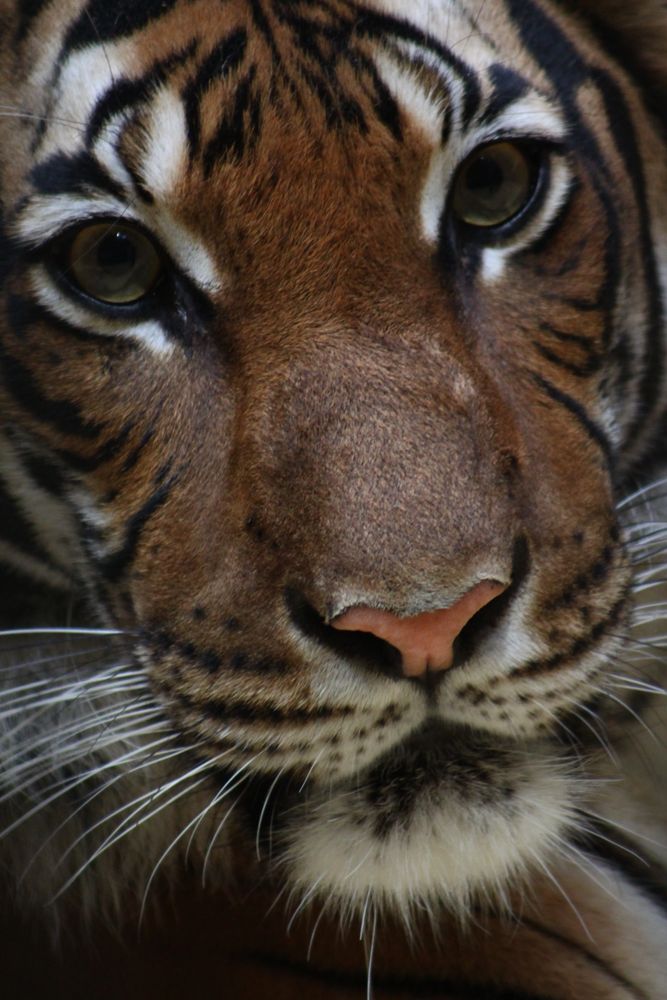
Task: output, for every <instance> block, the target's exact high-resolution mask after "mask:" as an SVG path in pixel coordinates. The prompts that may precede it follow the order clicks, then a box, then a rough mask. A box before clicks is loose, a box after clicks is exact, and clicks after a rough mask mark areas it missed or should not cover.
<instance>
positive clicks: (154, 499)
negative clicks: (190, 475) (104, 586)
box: [101, 476, 178, 583]
mask: <svg viewBox="0 0 667 1000" xmlns="http://www.w3.org/2000/svg"><path fill="white" fill-rule="evenodd" d="M177 481H178V477H177V476H172V477H171V479H168V480H167V481H166V482H164V483H162V484H161V485H160V486H159V487H158V489H156V490H155V492H154V493H153V494H152V496H150V497H149V498H148V500H147V501H146V503H145V504H143V505H142V506H141V507H140V508H139V510H138V511H136V513H134V514H133V515H132V517H131V518H130V519H129V521H128V522H127V528H126V530H125V541H124V542H123V545H122V546H121V548H120V549H118V551H117V552H114V553H113V554H112V555H110V556H105V558H104V559H103V560H102V564H101V570H102V573H103V574H104V576H105V578H106V579H107V580H108V581H109V582H110V583H116V582H117V581H118V580H119V579H120V577H121V576H122V575H123V574H124V573H125V571H126V570H127V568H128V566H129V565H130V564H131V563H132V562H133V560H134V557H135V555H136V551H137V547H138V545H139V542H140V541H141V535H142V532H143V530H144V528H145V527H146V525H147V524H148V522H149V521H150V519H151V517H152V516H153V514H155V512H156V511H158V510H159V509H160V507H162V506H164V504H165V503H166V502H167V500H168V499H169V495H170V493H171V491H172V489H173V487H174V485H175V484H176V482H177Z"/></svg>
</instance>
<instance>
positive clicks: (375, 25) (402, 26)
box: [355, 10, 482, 128]
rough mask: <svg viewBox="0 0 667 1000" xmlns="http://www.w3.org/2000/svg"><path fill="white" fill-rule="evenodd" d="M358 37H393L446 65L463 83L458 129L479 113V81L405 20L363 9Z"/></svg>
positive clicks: (444, 50) (434, 41) (462, 62)
mask: <svg viewBox="0 0 667 1000" xmlns="http://www.w3.org/2000/svg"><path fill="white" fill-rule="evenodd" d="M355 27H356V31H357V33H358V34H359V35H360V36H362V37H363V36H364V35H366V36H368V37H370V38H374V39H381V40H384V39H386V38H387V37H391V36H395V37H398V38H401V39H403V40H404V41H408V42H413V43H414V44H415V45H418V46H420V47H421V48H424V49H428V50H430V51H431V52H433V53H435V54H436V55H437V56H438V57H439V58H440V59H441V60H442V61H443V62H444V63H445V64H446V65H448V66H449V67H451V69H453V70H454V72H455V73H456V74H457V76H459V77H460V79H461V82H462V84H463V115H462V122H461V124H462V126H463V127H464V128H465V127H467V126H468V125H469V124H470V122H471V121H472V119H473V118H474V117H475V115H476V114H477V111H478V110H479V106H480V102H481V99H482V90H481V86H480V83H479V79H478V77H477V74H476V73H475V72H474V70H473V69H472V68H471V67H470V65H469V64H468V63H466V62H464V61H463V59H460V58H459V57H458V56H456V55H454V53H453V52H452V51H451V50H450V49H448V48H447V47H446V46H444V45H442V44H441V43H440V42H439V41H438V40H437V39H436V38H434V36H433V35H429V34H426V33H425V32H423V31H420V29H419V28H416V27H414V25H412V24H410V23H409V22H408V21H402V20H399V19H398V18H394V17H390V16H389V15H387V14H376V13H375V12H371V11H368V10H365V11H364V13H363V15H362V16H361V17H360V19H359V21H358V22H357V24H356V26H355Z"/></svg>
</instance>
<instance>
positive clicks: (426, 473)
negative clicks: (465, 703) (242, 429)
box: [246, 334, 513, 618]
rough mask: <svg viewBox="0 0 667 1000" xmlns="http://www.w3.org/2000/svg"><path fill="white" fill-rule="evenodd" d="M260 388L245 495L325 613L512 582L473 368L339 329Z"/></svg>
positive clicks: (429, 599)
mask: <svg viewBox="0 0 667 1000" xmlns="http://www.w3.org/2000/svg"><path fill="white" fill-rule="evenodd" d="M436 361H437V363H436ZM263 391H264V393H265V398H264V399H263V400H262V401H255V403H254V404H253V405H252V406H251V407H250V408H249V410H250V412H251V413H252V414H254V416H253V417H252V419H251V426H250V427H249V428H248V429H247V434H246V446H247V448H246V457H247V452H248V450H249V452H250V453H251V455H252V457H251V459H250V462H249V463H246V467H249V468H251V470H252V473H253V476H254V477H256V478H257V477H259V480H260V481H255V482H252V481H251V482H249V483H248V484H247V488H246V492H247V494H248V496H252V497H254V498H261V503H262V513H261V518H262V519H263V520H264V521H267V520H268V521H269V522H271V529H272V532H273V533H274V534H278V535H279V536H280V538H281V540H282V542H283V543H286V542H288V541H289V544H288V545H287V544H282V545H281V547H282V548H284V549H286V550H287V551H289V552H290V553H292V554H296V555H292V556H290V565H289V566H285V572H286V573H288V574H289V573H291V574H293V575H295V576H296V577H297V578H298V585H299V588H300V589H302V590H304V591H305V592H306V593H307V596H308V599H309V601H310V603H312V604H313V605H314V606H315V607H316V608H317V609H318V611H320V613H321V614H322V615H323V616H324V617H325V618H329V617H331V615H332V614H333V613H335V609H336V607H337V606H338V607H340V606H342V605H344V604H346V603H347V604H348V605H349V604H350V603H361V604H363V603H372V604H375V605H376V606H377V604H378V602H379V603H381V604H383V605H385V606H388V607H392V608H398V609H402V610H405V611H406V612H408V613H411V612H412V611H415V612H416V611H417V610H419V609H420V608H422V607H423V606H424V602H425V601H426V605H427V606H430V607H443V606H445V605H446V604H449V603H450V600H449V597H450V596H451V594H452V593H454V592H462V591H463V590H465V589H467V588H469V587H470V586H472V585H473V584H474V582H475V581H476V580H480V579H485V578H488V579H500V580H503V581H505V582H507V581H508V579H509V576H508V574H509V563H510V562H511V547H512V540H511V534H512V522H513V516H512V510H511V502H510V498H509V492H508V489H507V483H506V481H505V480H504V477H503V474H502V469H501V468H500V463H499V460H498V452H499V448H498V440H497V430H496V423H497V421H496V420H495V418H494V414H493V413H491V412H490V410H489V406H488V400H487V398H485V395H484V393H483V392H482V391H481V385H480V373H479V371H475V370H474V367H473V366H472V365H466V364H465V363H464V359H461V357H453V356H451V355H449V354H448V353H447V352H445V351H444V350H441V351H440V352H439V354H438V355H437V356H436V355H435V352H434V351H433V350H432V348H431V350H430V351H426V350H424V351H419V350H417V349H415V346H414V344H408V345H403V346H397V345H396V342H395V341H394V342H390V343H387V341H386V339H385V340H382V339H380V338H378V339H369V340H368V341H367V342H366V343H365V344H361V345H360V343H359V342H356V343H354V342H351V336H350V335H349V334H348V335H341V337H340V338H334V337H332V338H330V339H328V340H326V339H324V338H321V339H320V343H319V344H318V345H317V347H316V348H313V346H312V345H311V347H310V349H308V350H306V351H303V352H302V353H301V355H300V356H297V357H296V358H295V357H294V356H292V358H290V359H289V363H287V364H285V365H284V366H278V367H275V366H274V370H273V373H272V376H271V378H270V379H269V380H268V381H267V383H266V384H265V386H264V390H263ZM258 415H259V416H258ZM443 601H444V603H443Z"/></svg>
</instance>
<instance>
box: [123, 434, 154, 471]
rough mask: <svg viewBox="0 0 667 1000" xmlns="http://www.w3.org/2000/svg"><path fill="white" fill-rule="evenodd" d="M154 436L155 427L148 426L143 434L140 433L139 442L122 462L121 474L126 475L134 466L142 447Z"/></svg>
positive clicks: (139, 456)
mask: <svg viewBox="0 0 667 1000" xmlns="http://www.w3.org/2000/svg"><path fill="white" fill-rule="evenodd" d="M154 437H155V428H154V427H149V428H148V430H147V431H145V432H144V434H143V435H142V437H141V440H140V441H139V443H138V444H137V445H136V446H135V447H134V448H133V449H132V451H131V452H130V453H129V455H127V456H126V458H125V461H124V462H123V464H122V466H121V470H120V471H121V473H122V474H123V475H126V474H127V473H128V472H129V471H130V469H132V468H134V466H135V465H136V464H137V462H138V461H139V459H140V458H141V456H142V454H143V452H144V449H145V448H146V446H147V445H148V444H149V443H150V442H151V441H152V439H153V438H154Z"/></svg>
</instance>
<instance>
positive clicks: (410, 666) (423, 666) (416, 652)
mask: <svg viewBox="0 0 667 1000" xmlns="http://www.w3.org/2000/svg"><path fill="white" fill-rule="evenodd" d="M506 588H507V584H505V583H501V582H500V581H498V580H481V581H479V582H478V583H476V584H475V585H474V586H473V587H471V588H470V590H468V591H467V592H466V593H465V594H463V596H462V597H460V598H459V599H458V600H456V601H454V602H453V603H452V604H451V605H449V607H446V608H438V609H436V610H433V611H423V612H421V613H420V614H416V615H409V616H400V615H397V614H393V613H392V612H390V611H385V610H384V609H382V608H372V607H368V606H366V605H357V606H356V607H352V608H350V609H349V610H348V611H346V612H345V613H344V614H342V615H340V616H339V617H338V618H336V619H334V621H333V622H332V625H333V627H334V628H336V629H342V630H344V631H348V630H352V631H361V632H370V633H371V634H372V635H374V636H376V637H377V638H379V639H383V640H384V641H385V642H388V643H390V644H391V645H392V646H394V647H395V648H396V649H398V650H399V652H400V654H401V661H402V669H403V673H404V674H405V676H406V677H422V676H423V675H424V674H426V673H427V672H428V671H441V670H447V669H448V668H449V667H451V666H452V665H453V662H454V641H455V639H456V638H457V636H458V635H459V634H460V633H461V632H462V631H463V629H464V628H465V626H466V625H467V624H468V623H469V622H470V621H471V620H472V619H473V618H474V617H475V616H476V615H477V614H478V612H479V611H480V610H481V609H482V608H484V607H485V606H486V605H487V604H489V603H490V602H491V601H493V600H494V599H495V598H497V597H498V596H499V595H500V594H502V592H503V591H504V590H506Z"/></svg>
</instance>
